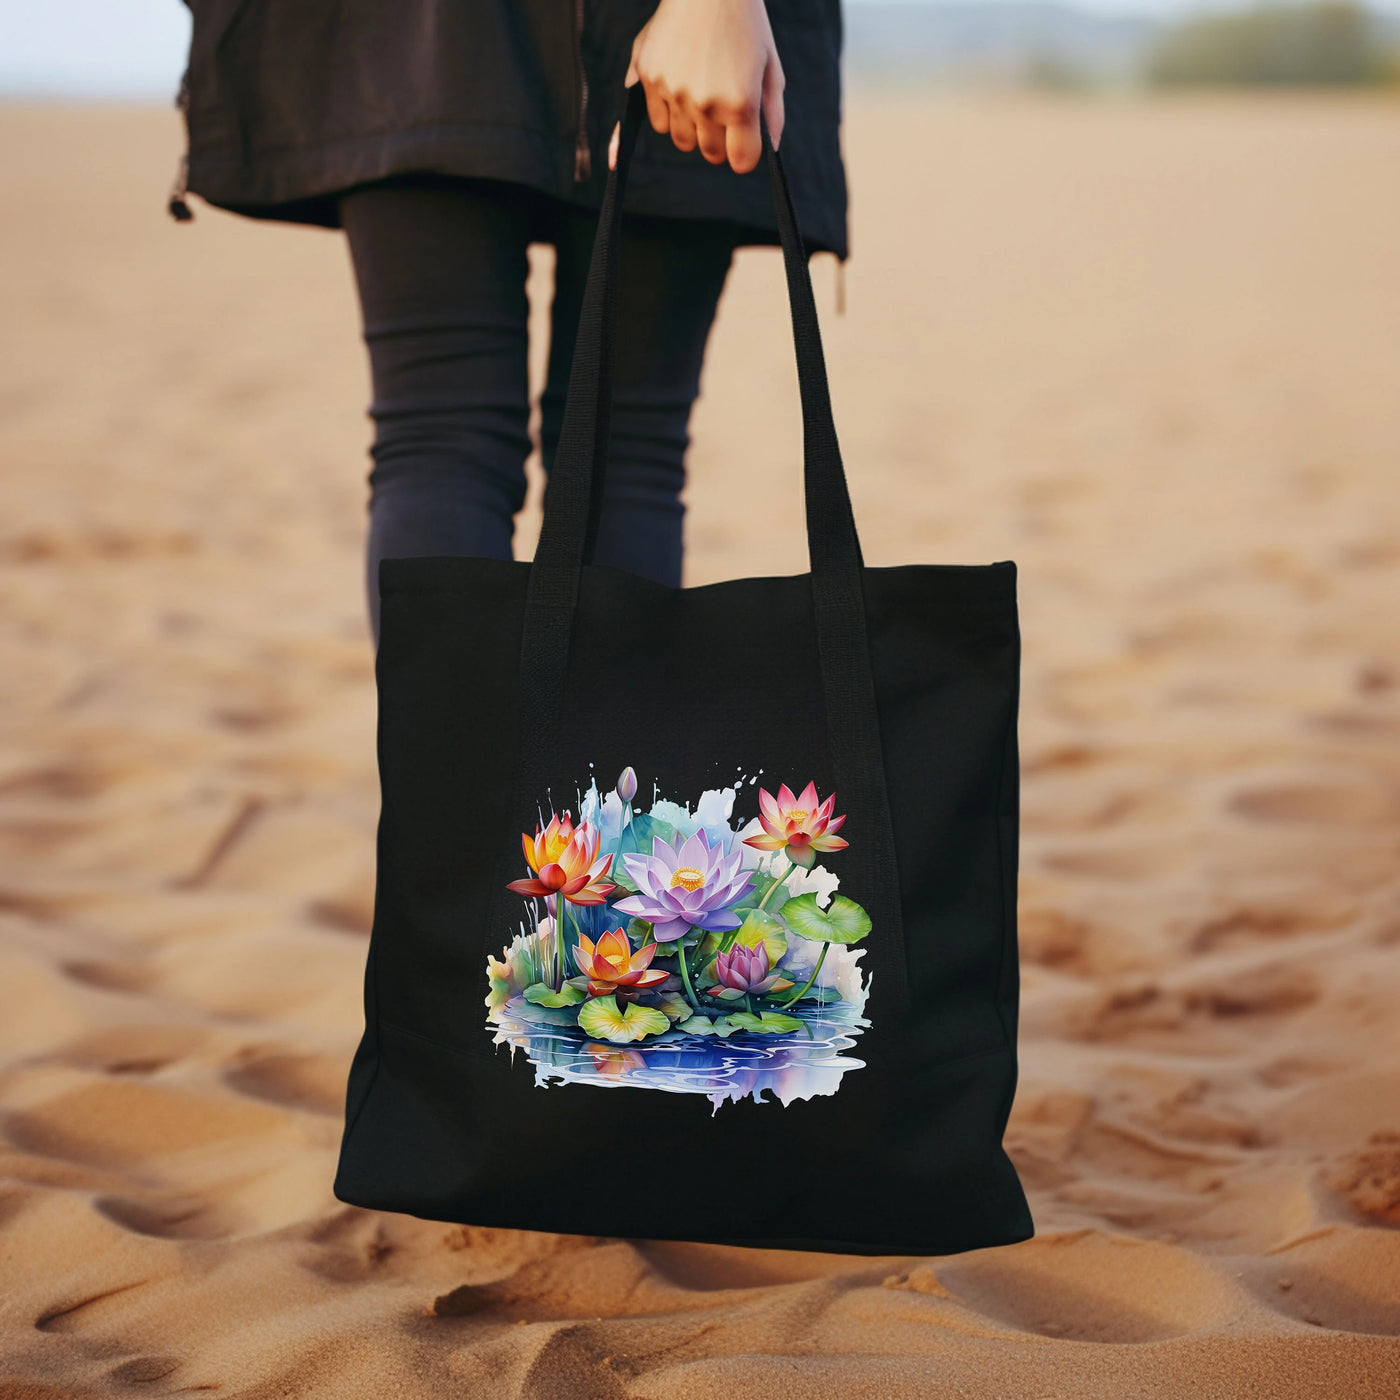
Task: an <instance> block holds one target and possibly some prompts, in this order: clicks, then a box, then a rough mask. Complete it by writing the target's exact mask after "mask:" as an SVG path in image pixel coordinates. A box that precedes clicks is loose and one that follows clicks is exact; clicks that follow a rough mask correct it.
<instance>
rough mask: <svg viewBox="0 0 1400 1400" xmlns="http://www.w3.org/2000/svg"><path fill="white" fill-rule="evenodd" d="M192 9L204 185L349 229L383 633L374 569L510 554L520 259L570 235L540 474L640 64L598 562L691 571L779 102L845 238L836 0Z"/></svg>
mask: <svg viewBox="0 0 1400 1400" xmlns="http://www.w3.org/2000/svg"><path fill="white" fill-rule="evenodd" d="M191 4H192V8H193V11H194V35H193V40H192V44H191V50H190V63H189V68H188V71H187V73H186V80H185V83H184V85H183V86H182V90H181V101H182V105H183V106H184V108H185V112H186V119H187V122H188V127H189V136H190V147H189V155H188V158H187V160H188V164H187V173H188V187H189V189H190V190H192V191H194V192H196V193H198V194H199V195H201V196H202V197H203V198H205V199H206V200H208V201H209V202H210V203H212V204H216V205H219V206H221V207H223V208H226V209H232V210H235V211H237V212H239V213H243V214H250V215H254V216H256V217H261V218H276V219H288V220H295V221H300V222H306V223H321V224H326V225H330V226H337V225H338V226H342V227H343V228H344V229H345V231H346V234H347V235H348V239H349V244H350V253H351V259H352V261H353V263H354V268H355V277H356V283H357V285H358V288H359V294H360V304H361V309H362V312H363V317H364V334H365V340H366V343H367V344H368V347H369V354H370V367H371V375H372V381H373V394H374V399H373V405H372V408H371V414H372V416H373V418H374V421H375V425H376V430H375V441H374V447H373V449H372V456H373V459H374V468H373V470H372V472H371V474H370V486H371V497H370V529H369V595H370V611H371V617H372V619H374V621H375V626H376V630H377V614H378V590H377V587H376V584H375V579H376V575H377V569H378V562H379V560H380V559H382V558H392V557H396V556H397V557H403V556H412V555H435V554H469V555H484V556H488V557H494V558H502V559H508V558H510V557H511V535H512V530H513V523H514V517H515V515H516V513H517V512H518V511H519V509H520V507H521V505H522V503H523V501H524V497H525V475H524V464H525V459H526V457H527V456H528V455H529V450H530V442H529V436H528V422H529V397H528V385H527V349H528V346H527V311H528V308H527V303H526V297H525V278H526V271H527V249H528V246H529V244H530V243H531V242H539V241H544V242H549V243H552V244H553V245H554V247H555V250H556V272H555V289H554V303H553V311H552V323H551V342H550V355H549V371H548V378H547V384H546V387H545V390H544V394H543V398H542V400H541V427H540V439H541V444H540V445H541V449H542V455H543V459H544V465H545V470H546V471H548V470H549V467H550V464H551V461H552V459H553V452H554V447H555V444H556V443H557V441H558V437H559V429H560V423H561V419H562V414H563V404H564V392H565V388H566V386H567V383H568V376H569V362H570V357H571V354H572V349H573V343H574V336H575V331H576V328H577V320H578V314H579V306H580V302H581V299H582V292H583V283H584V279H585V276H586V273H587V268H588V258H589V252H590V248H591V245H592V238H593V230H594V224H595V213H596V210H597V207H598V203H599V201H600V198H601V194H602V187H603V183H604V180H605V171H604V170H603V169H602V168H601V167H602V166H603V164H604V163H605V161H604V157H605V156H606V145H607V137H608V133H609V131H610V130H611V128H612V125H613V121H614V118H615V117H616V115H617V111H618V105H619V96H620V93H621V90H622V86H623V83H624V81H627V82H636V81H640V82H641V83H642V84H643V86H644V88H645V90H646V98H647V110H648V114H649V116H650V119H651V125H652V127H653V128H654V132H655V134H654V135H653V134H652V133H650V132H644V133H643V140H642V141H641V142H639V146H638V151H637V156H636V159H635V160H634V162H633V166H632V174H631V178H630V184H629V189H628V201H627V207H628V211H629V214H631V215H634V216H635V217H632V218H629V219H628V221H627V223H626V225H625V233H624V237H623V244H622V274H621V284H620V305H621V312H620V317H621V320H620V324H621V329H620V334H619V345H618V365H617V376H616V391H615V398H614V408H613V415H612V437H611V449H610V455H609V459H608V461H609V465H608V478H607V489H606V494H605V499H604V505H603V512H602V519H601V524H600V529H599V537H598V545H597V551H596V554H595V562H597V563H599V564H609V565H613V566H616V567H619V568H624V569H629V570H631V571H632V572H634V573H637V574H641V575H643V576H645V577H648V578H652V579H655V580H656V581H658V582H660V583H664V584H668V585H671V586H678V585H679V583H680V575H681V547H682V541H681V523H682V506H681V502H680V493H681V488H682V486H683V484H684V457H685V450H686V446H687V444H688V440H689V439H688V431H687V425H688V422H689V416H690V409H691V406H692V404H693V403H694V400H695V397H696V394H697V393H698V391H699V378H700V368H701V363H702V360H703V358H704V350H705V342H706V339H707V337H708V335H709V330H710V325H711V323H712V322H713V319H714V314H715V308H716V306H717V304H718V301H719V295H720V292H721V290H722V288H723V286H724V280H725V277H726V275H727V273H728V270H729V264H730V260H731V256H732V253H733V250H734V248H735V247H736V246H740V245H743V244H748V243H772V242H774V241H776V233H775V225H774V220H773V211H772V205H771V195H770V191H769V186H768V181H767V179H766V178H765V176H764V175H763V173H762V172H761V171H756V170H755V166H757V164H758V162H759V158H760V154H761V146H760V137H759V116H760V113H762V114H763V115H764V116H765V117H766V119H767V122H768V126H769V129H770V131H771V132H772V134H773V137H774V140H775V141H776V140H778V139H779V138H780V137H782V136H783V134H784V132H786V139H785V140H784V141H783V156H784V162H785V164H786V166H787V169H788V173H789V177H790V180H791V183H792V185H793V188H794V191H795V197H796V200H797V202H798V206H799V216H800V218H801V222H802V231H803V234H804V236H805V238H806V240H807V243H808V246H809V247H810V248H811V249H812V250H814V251H816V250H828V251H831V252H834V253H836V254H837V255H838V256H840V257H844V256H845V254H846V228H845V213H846V190H845V179H844V175H843V171H842V166H841V157H840V151H839V144H838V128H839V123H840V78H839V67H838V65H839V56H840V44H841V20H840V10H839V0H768V3H767V5H766V7H765V5H764V3H763V0H660V3H659V4H658V3H656V0H392V2H391V0H297V3H295V4H286V3H278V0H191ZM697 151H698V154H696V152H697ZM702 157H703V159H702ZM184 184H185V181H184V178H183V176H182V179H181V181H180V182H179V184H178V185H177V189H176V191H175V194H174V195H173V197H172V201H171V208H172V212H174V213H175V214H176V216H177V217H188V210H187V209H186V208H185V206H184V203H183V195H184Z"/></svg>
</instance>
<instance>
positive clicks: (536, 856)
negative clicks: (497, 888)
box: [506, 812, 615, 904]
mask: <svg viewBox="0 0 1400 1400" xmlns="http://www.w3.org/2000/svg"><path fill="white" fill-rule="evenodd" d="M520 840H521V843H522V845H523V846H524V848H525V859H526V861H528V862H529V865H530V869H531V870H533V871H534V872H535V878H534V879H533V880H512V881H511V882H510V884H509V885H507V886H506V888H507V889H509V890H514V891H515V893H516V894H526V895H533V896H534V897H535V898H536V899H543V898H545V897H546V896H547V895H563V897H564V898H565V899H567V900H568V901H569V902H570V903H571V904H602V903H603V902H604V900H606V899H607V897H608V896H609V895H610V894H611V893H612V892H613V889H614V888H615V887H614V886H613V885H611V884H609V883H608V882H607V881H606V880H605V879H604V876H606V875H607V873H608V871H609V869H611V867H612V857H611V856H604V857H603V858H602V859H601V860H600V859H599V858H598V843H599V834H598V832H597V831H596V830H595V829H594V828H593V827H592V826H590V825H589V823H588V822H584V823H582V824H581V825H580V826H579V827H578V828H577V830H575V828H574V826H573V824H572V822H571V821H570V820H569V814H568V813H567V812H565V813H564V816H563V818H562V819H561V818H559V817H557V816H556V817H553V818H551V820H550V823H549V825H548V826H547V827H545V828H544V829H543V830H540V829H538V828H537V829H536V831H535V836H534V839H533V840H531V838H530V836H529V835H528V834H524V835H522V836H521V838H520Z"/></svg>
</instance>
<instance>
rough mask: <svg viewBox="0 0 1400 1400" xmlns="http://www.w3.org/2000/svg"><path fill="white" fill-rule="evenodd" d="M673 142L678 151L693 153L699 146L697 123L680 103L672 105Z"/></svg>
mask: <svg viewBox="0 0 1400 1400" xmlns="http://www.w3.org/2000/svg"><path fill="white" fill-rule="evenodd" d="M671 140H672V141H674V142H675V144H676V149H677V150H678V151H693V150H694V149H695V147H696V146H697V145H698V144H699V137H698V136H697V135H696V134H695V123H694V121H692V120H691V118H690V115H689V113H687V112H686V110H685V108H684V107H683V106H682V105H681V104H680V103H679V102H672V103H671Z"/></svg>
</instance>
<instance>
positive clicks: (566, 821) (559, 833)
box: [520, 812, 574, 875]
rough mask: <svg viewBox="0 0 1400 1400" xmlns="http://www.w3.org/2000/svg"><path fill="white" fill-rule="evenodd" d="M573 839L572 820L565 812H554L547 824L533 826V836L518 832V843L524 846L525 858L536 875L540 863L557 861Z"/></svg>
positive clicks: (551, 863)
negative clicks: (561, 813) (542, 826)
mask: <svg viewBox="0 0 1400 1400" xmlns="http://www.w3.org/2000/svg"><path fill="white" fill-rule="evenodd" d="M573 839H574V821H573V818H572V817H571V816H570V815H569V814H568V813H567V812H565V813H564V815H563V816H560V815H559V814H558V813H557V812H556V813H555V814H554V815H553V816H551V817H550V819H549V825H548V826H546V827H544V828H543V829H541V828H540V827H538V826H537V827H536V828H535V834H534V836H533V837H532V836H530V835H529V833H528V832H521V834H520V844H521V845H522V846H524V847H525V859H526V861H527V862H528V863H529V866H530V869H531V870H533V871H534V872H535V874H536V875H538V874H539V872H540V867H541V866H542V865H553V864H555V863H557V862H558V860H559V857H560V856H562V855H563V854H564V851H565V850H566V849H567V848H568V845H569V842H570V841H572V840H573Z"/></svg>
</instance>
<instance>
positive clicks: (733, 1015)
mask: <svg viewBox="0 0 1400 1400" xmlns="http://www.w3.org/2000/svg"><path fill="white" fill-rule="evenodd" d="M729 1024H730V1025H732V1026H739V1027H740V1028H741V1029H743V1030H746V1031H753V1032H755V1034H757V1035H788V1034H790V1033H791V1032H792V1031H800V1030H801V1029H802V1026H803V1022H802V1021H799V1020H798V1019H797V1017H796V1016H784V1015H783V1013H782V1012H781V1011H761V1012H759V1014H758V1015H756V1016H755V1015H753V1014H752V1013H751V1012H748V1011H731V1012H730V1013H729Z"/></svg>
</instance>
